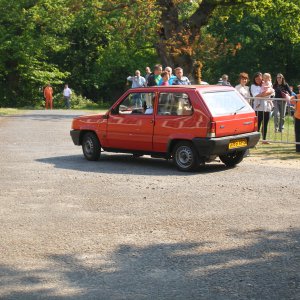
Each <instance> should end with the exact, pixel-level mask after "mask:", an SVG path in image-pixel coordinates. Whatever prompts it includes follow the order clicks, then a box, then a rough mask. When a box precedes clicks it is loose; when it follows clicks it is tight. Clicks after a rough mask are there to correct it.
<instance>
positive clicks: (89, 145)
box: [82, 132, 101, 160]
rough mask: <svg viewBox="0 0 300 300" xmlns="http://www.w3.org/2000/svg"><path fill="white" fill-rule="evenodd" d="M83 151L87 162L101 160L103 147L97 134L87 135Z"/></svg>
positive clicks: (88, 133)
mask: <svg viewBox="0 0 300 300" xmlns="http://www.w3.org/2000/svg"><path fill="white" fill-rule="evenodd" d="M82 151H83V154H84V156H85V158H86V159H87V160H98V159H99V158H100V154H101V146H100V143H99V140H98V137H97V136H96V134H95V133H93V132H87V133H85V135H84V136H83V139H82Z"/></svg>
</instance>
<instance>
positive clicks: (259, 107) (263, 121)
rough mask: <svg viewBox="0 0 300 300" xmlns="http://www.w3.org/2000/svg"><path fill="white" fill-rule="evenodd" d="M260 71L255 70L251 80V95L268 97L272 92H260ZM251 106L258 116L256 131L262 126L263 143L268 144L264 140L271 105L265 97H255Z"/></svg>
mask: <svg viewBox="0 0 300 300" xmlns="http://www.w3.org/2000/svg"><path fill="white" fill-rule="evenodd" d="M262 82H263V80H262V73H260V72H257V73H255V74H254V77H253V82H252V84H251V87H250V91H251V94H252V96H253V97H268V96H270V95H271V94H272V93H271V92H270V91H269V92H262V91H261V90H262V88H261V86H262ZM253 107H254V110H255V113H256V115H257V118H258V131H260V128H261V127H262V136H263V142H262V143H263V144H269V142H267V141H266V137H267V130H268V123H269V120H270V114H271V110H272V106H271V105H270V103H269V100H265V99H261V100H260V99H255V100H254V102H253Z"/></svg>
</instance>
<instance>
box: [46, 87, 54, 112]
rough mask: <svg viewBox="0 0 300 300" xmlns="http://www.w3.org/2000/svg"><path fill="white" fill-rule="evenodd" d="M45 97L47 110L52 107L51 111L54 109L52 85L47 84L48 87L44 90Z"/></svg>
mask: <svg viewBox="0 0 300 300" xmlns="http://www.w3.org/2000/svg"><path fill="white" fill-rule="evenodd" d="M44 97H45V101H46V103H45V109H48V107H50V109H52V108H53V89H52V86H51V85H50V84H47V86H46V87H45V89H44Z"/></svg>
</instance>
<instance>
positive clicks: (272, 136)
mask: <svg viewBox="0 0 300 300" xmlns="http://www.w3.org/2000/svg"><path fill="white" fill-rule="evenodd" d="M267 140H268V141H271V142H274V143H275V142H284V143H294V142H295V129H294V119H293V117H290V116H286V117H285V123H284V130H283V132H276V133H275V127H274V118H270V121H269V124H268V131H267Z"/></svg>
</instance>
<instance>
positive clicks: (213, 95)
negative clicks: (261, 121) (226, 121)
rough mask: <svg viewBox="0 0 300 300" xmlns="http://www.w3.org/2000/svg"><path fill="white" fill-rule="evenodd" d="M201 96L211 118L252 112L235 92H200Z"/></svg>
mask: <svg viewBox="0 0 300 300" xmlns="http://www.w3.org/2000/svg"><path fill="white" fill-rule="evenodd" d="M201 96H202V98H203V100H204V101H205V103H206V104H207V106H208V108H209V110H210V112H211V114H212V115H213V116H223V115H231V114H240V113H247V112H250V111H252V108H251V106H250V105H249V104H248V102H247V101H246V100H244V99H243V98H242V96H240V95H239V94H238V92H237V91H211V92H201Z"/></svg>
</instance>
